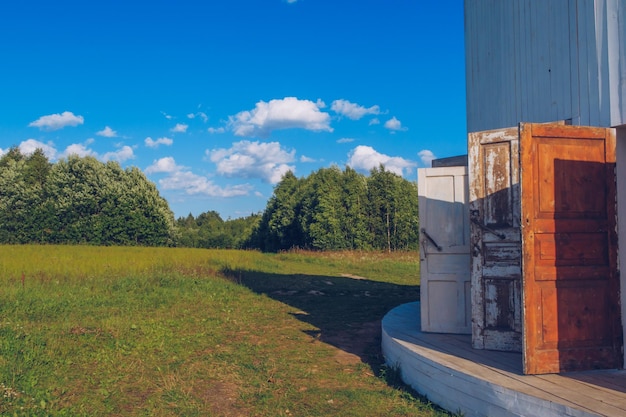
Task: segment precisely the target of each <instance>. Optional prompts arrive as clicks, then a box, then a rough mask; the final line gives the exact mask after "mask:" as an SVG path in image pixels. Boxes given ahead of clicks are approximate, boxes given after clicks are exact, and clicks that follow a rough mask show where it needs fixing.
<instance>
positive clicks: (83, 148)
mask: <svg viewBox="0 0 626 417" xmlns="http://www.w3.org/2000/svg"><path fill="white" fill-rule="evenodd" d="M91 143H93V139H87V140H86V141H85V143H73V144H71V145H69V146H67V147H66V148H65V150H64V151H63V152H61V153H59V152H58V151H57V150H56V148H55V147H54V144H53V143H52V142H49V143H47V144H46V143H43V142H39V141H37V140H35V139H28V140H25V141H24V142H22V143H20V145H19V149H20V152H22V153H23V154H24V155H30V154H32V153H33V152H34V151H35V149H38V148H39V149H41V150H43V153H44V154H45V155H46V157H47V158H48V159H49V160H51V161H54V160H56V159H59V158H67V157H68V156H70V155H77V156H79V157H85V156H92V157H94V158H97V159H99V160H101V161H103V162H107V161H111V160H114V161H118V162H120V163H122V162H124V161H127V160H129V159H134V158H135V154H134V152H133V149H132V148H131V147H130V146H122V147H120V148H119V149H117V150H116V151H111V152H107V153H105V154H104V155H99V154H98V153H97V152H96V151H94V150H93V149H90V148H89V147H88V145H90V144H91Z"/></svg>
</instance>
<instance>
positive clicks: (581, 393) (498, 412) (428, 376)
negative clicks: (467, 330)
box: [382, 303, 626, 417]
mask: <svg viewBox="0 0 626 417" xmlns="http://www.w3.org/2000/svg"><path fill="white" fill-rule="evenodd" d="M382 334H383V339H382V349H383V354H384V355H385V358H386V360H387V363H388V365H390V366H397V367H399V368H400V372H401V373H402V378H403V380H404V381H405V382H406V383H407V384H409V385H411V386H412V387H413V388H414V389H415V390H417V391H418V392H419V393H421V394H423V395H426V396H427V397H428V399H429V400H430V401H432V402H433V403H436V404H439V405H440V406H442V407H443V408H445V409H447V410H450V411H453V412H457V411H460V412H462V413H463V415H465V416H467V417H469V416H498V417H499V416H511V417H513V416H542V417H543V416H554V417H556V416H577V417H580V416H620V417H621V416H626V371H624V370H608V371H589V372H572V373H566V374H559V375H556V374H550V375H523V374H522V356H521V354H519V353H509V352H495V351H488V350H475V349H472V347H471V337H470V335H449V334H436V333H423V332H422V331H421V329H420V307H419V303H409V304H404V305H401V306H399V307H397V308H395V309H393V310H391V311H390V312H389V313H388V314H387V315H386V316H385V318H384V319H383V323H382Z"/></svg>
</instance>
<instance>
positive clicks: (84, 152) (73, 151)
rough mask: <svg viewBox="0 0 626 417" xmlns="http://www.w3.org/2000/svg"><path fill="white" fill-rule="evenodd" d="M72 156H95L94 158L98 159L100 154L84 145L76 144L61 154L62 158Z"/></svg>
mask: <svg viewBox="0 0 626 417" xmlns="http://www.w3.org/2000/svg"><path fill="white" fill-rule="evenodd" d="M70 155H78V156H80V157H81V158H82V157H85V156H93V157H94V158H97V157H98V154H97V153H96V152H95V151H93V150H92V149H89V148H88V147H87V146H86V145H84V144H82V143H74V144H71V145H70V146H68V147H67V148H65V150H64V151H63V153H62V154H61V158H67V157H68V156H70Z"/></svg>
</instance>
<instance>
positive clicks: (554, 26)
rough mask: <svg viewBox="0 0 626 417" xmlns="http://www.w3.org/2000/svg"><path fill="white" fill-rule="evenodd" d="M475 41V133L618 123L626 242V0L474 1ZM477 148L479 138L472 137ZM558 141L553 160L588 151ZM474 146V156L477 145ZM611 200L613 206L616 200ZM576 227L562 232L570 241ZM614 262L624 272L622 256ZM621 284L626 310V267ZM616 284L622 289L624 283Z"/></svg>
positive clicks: (469, 67) (471, 28) (469, 7)
mask: <svg viewBox="0 0 626 417" xmlns="http://www.w3.org/2000/svg"><path fill="white" fill-rule="evenodd" d="M465 44H466V81H467V126H468V131H469V132H470V138H471V137H472V136H473V135H477V133H476V132H483V131H491V130H496V129H506V128H509V127H511V126H518V124H519V123H524V122H533V123H549V122H558V121H565V122H566V123H568V124H571V125H574V126H592V127H600V128H610V129H609V130H610V131H611V132H612V133H608V134H609V135H614V136H616V138H617V140H616V141H615V145H613V144H612V142H611V143H609V144H608V145H607V146H609V147H611V146H614V147H615V150H614V151H613V150H611V149H608V151H609V152H615V155H616V156H615V157H614V158H615V160H616V162H614V161H611V160H607V161H606V163H607V164H608V165H605V166H603V168H602V169H604V170H606V171H614V170H616V172H617V174H616V178H617V198H618V205H617V218H618V221H619V225H620V226H621V227H619V237H620V238H621V239H619V240H620V241H621V242H626V167H625V166H624V165H626V2H624V1H622V0H568V1H560V0H507V1H499V0H466V1H465ZM579 143H580V144H582V142H579ZM469 146H470V147H471V146H476V145H475V144H474V145H472V143H471V140H470V143H469ZM544 149H545V147H544ZM552 149H555V151H556V152H557V153H556V154H555V156H554V158H553V160H566V159H568V158H572V159H576V160H579V161H580V160H582V159H583V156H580V155H579V156H571V155H570V154H569V153H567V152H566V151H565V150H564V149H562V148H559V149H557V148H552ZM469 152H470V155H471V154H472V150H471V149H470V150H469ZM558 152H566V153H567V154H564V155H559V154H558ZM582 152H583V153H584V152H585V151H584V150H583V151H582ZM610 158H613V157H612V156H611V157H610ZM470 159H471V157H470ZM598 161H599V160H598ZM598 161H596V162H598ZM475 163H477V162H475ZM581 163H582V162H580V163H579V165H580V164H581ZM612 164H615V165H612ZM470 171H472V167H471V162H470ZM585 178H586V177H585ZM579 179H580V180H583V177H580V178H579ZM609 181H611V180H609ZM587 185H589V183H587ZM608 186H609V187H610V186H611V185H610V184H609V185H608ZM562 187H563V189H562V190H560V191H557V192H559V193H560V195H566V194H567V193H569V194H570V195H571V194H574V193H581V192H583V193H584V192H585V190H584V184H580V182H578V183H576V182H572V181H570V182H569V183H568V184H563V185H562ZM567 187H569V188H567ZM581 187H582V189H581ZM593 189H594V188H593V187H591V188H589V189H587V196H584V195H582V196H581V197H580V199H579V200H580V202H581V203H582V202H585V201H587V202H588V201H590V200H593V199H594V198H596V197H594V195H593V194H590V193H589V192H590V191H592V190H593ZM528 191H529V193H532V192H531V190H528ZM610 196H611V198H614V197H613V195H612V194H611V195H610ZM552 203H553V204H554V202H552ZM606 204H607V205H608V206H607V207H608V209H610V208H611V207H610V206H611V205H612V203H611V201H608V202H607V203H606ZM592 205H593V204H592ZM596 206H597V205H596ZM619 213H621V214H622V215H621V216H620V215H619ZM584 216H586V217H590V216H591V214H584ZM566 235H568V234H567V233H562V234H561V238H560V239H561V241H560V242H561V243H560V245H561V247H564V246H563V245H564V243H563V239H564V238H565V236H566ZM569 236H571V234H569ZM578 236H581V235H580V234H579V235H578ZM557 239H558V237H557ZM594 239H596V242H595V244H594V243H592V242H587V243H586V244H587V251H586V253H587V254H589V253H591V252H592V251H594V250H596V249H597V248H598V245H602V250H606V248H607V246H606V245H605V242H607V239H608V240H609V241H610V239H611V237H610V235H606V236H605V238H604V240H602V239H600V240H598V237H597V236H596V237H595V238H594ZM609 243H612V242H609ZM597 250H600V249H597ZM602 256H605V257H606V258H607V259H608V258H610V257H611V256H613V255H612V254H611V253H609V252H606V253H603V255H602ZM619 257H620V259H621V264H622V265H626V244H624V243H623V244H622V245H619ZM580 262H583V263H584V262H590V261H589V260H587V261H580ZM563 268H564V267H563ZM563 268H561V269H563ZM611 268H613V269H614V270H615V273H617V268H618V267H617V262H616V264H615V266H612V267H611ZM596 269H597V268H596ZM605 275H606V274H605ZM611 285H612V284H611ZM611 288H613V287H611ZM621 288H622V291H621V294H622V299H621V317H626V298H625V297H624V295H625V294H626V291H625V289H626V274H622V276H621ZM585 291H586V295H587V297H589V298H591V297H594V296H596V297H599V295H598V294H595V295H594V293H593V291H592V290H591V289H589V288H587V289H586V290H585ZM611 291H617V292H619V288H613V289H612V290H611ZM527 307H528V306H527ZM589 308H591V307H589ZM612 317H614V316H612ZM555 319H557V318H555ZM562 320H564V319H562ZM570 320H576V319H574V318H572V317H570ZM578 320H583V319H581V318H580V317H579V318H578ZM612 320H613V319H612ZM616 320H620V319H619V317H618V318H616ZM583 321H584V320H583ZM578 323H579V325H580V322H578ZM588 325H591V324H590V323H588ZM619 326H621V333H622V334H626V331H625V330H626V328H625V327H624V325H623V323H622V320H620V322H619ZM585 337H586V338H589V337H591V336H590V335H589V334H587V335H586V336H585ZM622 362H623V358H622Z"/></svg>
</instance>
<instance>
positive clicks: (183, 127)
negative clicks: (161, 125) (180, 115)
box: [170, 123, 189, 133]
mask: <svg viewBox="0 0 626 417" xmlns="http://www.w3.org/2000/svg"><path fill="white" fill-rule="evenodd" d="M188 127H189V125H186V124H184V123H176V126H174V127H173V128H171V129H170V132H172V133H185V132H186V131H187V128H188Z"/></svg>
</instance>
